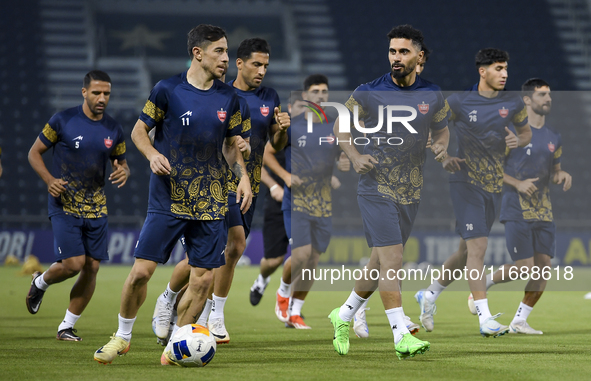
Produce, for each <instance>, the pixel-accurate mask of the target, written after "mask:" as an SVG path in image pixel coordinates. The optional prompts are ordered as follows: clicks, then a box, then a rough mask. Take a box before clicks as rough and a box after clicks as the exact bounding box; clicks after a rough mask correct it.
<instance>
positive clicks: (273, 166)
mask: <svg viewBox="0 0 591 381" xmlns="http://www.w3.org/2000/svg"><path fill="white" fill-rule="evenodd" d="M276 153H277V151H276V150H275V148H273V146H272V145H271V143H270V142H267V144H266V145H265V152H264V153H263V164H264V165H265V166H267V167H268V168H269V169H270V170H272V171H273V172H274V173H275V174H276V175H277V176H279V177H281V179H282V180H283V182H285V185H287V187H288V188H291V173H289V172H287V171H286V170H285V168H283V167H282V166H281V164H279V161H278V160H277V158H276V157H275V154H276Z"/></svg>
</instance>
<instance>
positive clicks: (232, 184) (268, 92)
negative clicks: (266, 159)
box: [228, 81, 281, 197]
mask: <svg viewBox="0 0 591 381" xmlns="http://www.w3.org/2000/svg"><path fill="white" fill-rule="evenodd" d="M233 83H234V81H231V82H230V83H229V85H231V86H233ZM234 90H235V91H236V94H238V96H239V97H240V98H243V99H244V100H246V103H247V104H248V109H249V110H250V125H251V128H250V149H251V152H250V157H249V158H248V159H247V160H246V162H245V164H246V171H247V172H248V178H249V180H250V185H251V187H252V195H253V197H256V196H257V195H258V193H259V189H260V184H261V167H262V165H263V153H264V152H265V143H267V139H268V137H269V136H270V132H271V126H272V125H273V124H274V123H275V119H274V113H273V110H274V109H275V107H278V108H279V110H281V104H280V101H279V95H277V92H276V91H275V90H273V89H271V88H269V87H263V86H261V87H259V88H257V89H255V90H253V91H242V90H240V89H237V88H235V87H234ZM228 177H229V186H228V189H229V190H230V191H233V192H235V191H236V187H237V186H238V182H239V180H240V179H238V178H236V175H234V172H232V171H229V172H228Z"/></svg>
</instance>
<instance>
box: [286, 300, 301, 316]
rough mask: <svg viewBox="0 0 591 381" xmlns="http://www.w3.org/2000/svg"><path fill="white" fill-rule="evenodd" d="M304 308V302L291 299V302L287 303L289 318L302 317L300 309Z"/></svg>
mask: <svg viewBox="0 0 591 381" xmlns="http://www.w3.org/2000/svg"><path fill="white" fill-rule="evenodd" d="M303 306H304V300H302V299H296V298H291V302H290V303H289V308H290V310H291V311H290V313H289V316H294V315H297V316H301V315H302V307H303Z"/></svg>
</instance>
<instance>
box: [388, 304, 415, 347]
mask: <svg viewBox="0 0 591 381" xmlns="http://www.w3.org/2000/svg"><path fill="white" fill-rule="evenodd" d="M386 316H388V321H389V322H390V328H391V329H392V334H393V335H394V343H395V344H398V342H399V341H400V340H402V337H403V336H404V335H405V334H407V333H410V332H409V331H408V329H407V328H406V323H405V322H404V311H403V310H402V307H397V308H390V309H389V310H386Z"/></svg>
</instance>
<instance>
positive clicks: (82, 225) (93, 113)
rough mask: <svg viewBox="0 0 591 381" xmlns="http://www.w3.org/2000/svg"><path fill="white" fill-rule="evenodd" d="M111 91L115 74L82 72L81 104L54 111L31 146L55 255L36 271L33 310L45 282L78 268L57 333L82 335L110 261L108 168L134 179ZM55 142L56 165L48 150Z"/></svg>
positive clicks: (119, 179)
mask: <svg viewBox="0 0 591 381" xmlns="http://www.w3.org/2000/svg"><path fill="white" fill-rule="evenodd" d="M110 96H111V78H109V76H108V75H107V73H105V72H102V71H99V70H93V71H90V72H89V73H88V74H86V76H85V77H84V81H83V87H82V97H83V98H84V102H83V103H82V105H80V106H77V107H73V108H70V109H67V110H64V111H61V112H59V113H57V114H55V115H54V116H52V117H51V119H50V120H49V122H47V124H46V125H45V127H44V128H43V131H42V132H41V133H40V134H39V136H38V137H37V139H36V140H35V143H34V144H33V146H32V147H31V150H30V151H29V163H30V164H31V166H32V167H33V169H34V170H35V172H37V174H38V175H39V177H41V179H42V180H43V181H44V182H45V183H46V184H47V190H48V192H49V195H48V200H49V203H48V204H49V205H48V214H49V219H50V220H51V226H52V228H53V235H54V252H55V256H56V259H57V261H56V262H55V263H53V264H52V265H51V266H50V267H49V269H47V271H45V272H44V273H43V274H41V273H39V272H36V273H35V274H33V282H32V283H31V288H30V290H29V294H28V295H27V309H28V310H29V312H30V313H32V314H36V313H37V312H38V311H39V307H40V305H41V301H42V299H43V295H44V294H45V291H46V290H47V288H48V287H49V286H50V285H52V284H55V283H60V282H63V281H65V280H66V279H69V278H72V277H74V276H76V275H78V274H80V275H79V276H78V279H77V280H76V283H74V286H73V287H72V291H71V292H70V304H69V306H68V309H67V310H66V316H65V317H64V320H63V321H62V323H61V324H60V325H59V327H58V333H57V339H58V340H66V341H81V340H82V339H81V338H80V337H79V336H78V335H77V334H76V329H74V324H76V321H77V320H78V318H80V315H81V314H82V312H83V311H84V309H85V308H86V306H87V305H88V303H89V302H90V299H91V298H92V295H93V293H94V289H95V286H96V274H97V272H98V270H99V266H100V262H101V261H102V260H108V259H109V254H108V252H107V246H108V240H107V229H108V225H107V199H106V197H105V192H104V186H105V172H106V167H107V163H109V162H110V163H111V166H112V168H113V173H111V175H110V176H109V180H110V181H111V182H112V183H113V184H118V187H119V188H121V187H122V186H124V185H125V183H126V182H127V178H128V177H129V173H130V172H129V167H128V166H127V161H126V160H125V151H126V149H125V139H124V135H123V129H122V128H121V125H120V124H119V123H117V122H116V121H115V120H114V119H113V118H111V117H110V116H109V115H108V114H106V113H105V110H106V108H107V105H108V104H109V98H110ZM50 148H53V160H52V161H53V164H52V168H51V171H49V170H48V169H47V167H46V166H45V163H44V162H43V158H42V157H41V155H43V154H44V153H45V152H47V150H48V149H50Z"/></svg>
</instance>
